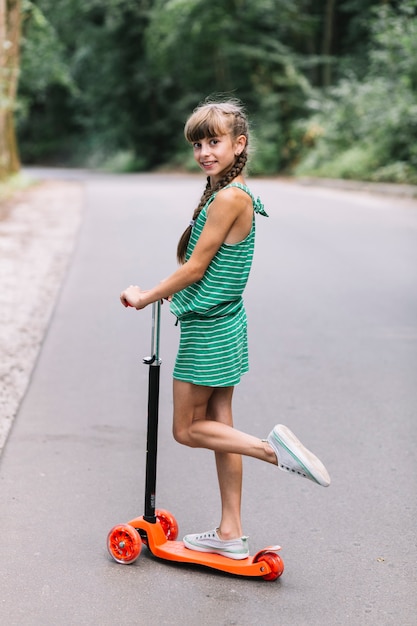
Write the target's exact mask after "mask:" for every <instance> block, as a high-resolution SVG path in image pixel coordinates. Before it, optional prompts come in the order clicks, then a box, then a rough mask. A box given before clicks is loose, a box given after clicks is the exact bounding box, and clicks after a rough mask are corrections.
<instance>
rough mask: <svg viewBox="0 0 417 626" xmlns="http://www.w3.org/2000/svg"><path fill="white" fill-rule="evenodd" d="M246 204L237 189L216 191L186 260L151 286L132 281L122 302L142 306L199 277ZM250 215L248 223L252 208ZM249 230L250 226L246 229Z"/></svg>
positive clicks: (161, 298)
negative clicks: (189, 255) (146, 288)
mask: <svg viewBox="0 0 417 626" xmlns="http://www.w3.org/2000/svg"><path fill="white" fill-rule="evenodd" d="M236 191H237V192H238V193H236ZM245 196H246V194H245ZM250 206H251V203H250ZM247 207H248V202H247V199H246V197H244V196H243V194H242V192H241V191H240V190H237V189H236V188H229V189H225V190H224V191H222V192H219V193H218V195H217V196H216V198H215V199H214V200H213V202H212V204H211V205H210V210H209V211H208V214H207V221H206V223H205V225H204V228H203V230H202V232H201V235H200V237H199V240H198V242H197V244H196V246H195V248H194V251H193V253H192V255H191V257H190V258H189V259H188V261H186V262H185V263H184V264H183V265H181V267H179V268H178V269H177V270H176V271H175V272H174V273H173V274H171V275H170V276H168V278H165V279H164V280H162V281H161V282H160V283H159V284H158V285H156V286H155V287H153V288H152V289H149V290H147V291H142V290H141V289H140V288H139V287H137V286H134V285H131V286H130V287H128V288H127V289H125V290H124V291H122V293H121V294H120V300H121V302H122V304H123V305H124V306H126V307H127V306H133V307H135V308H136V309H143V308H144V307H146V306H148V304H152V302H157V301H158V300H163V299H166V298H168V297H169V296H171V295H172V294H174V293H177V292H178V291H181V290H182V289H185V288H186V287H188V286H189V285H192V284H193V283H195V282H197V281H198V280H200V279H201V278H202V277H203V276H204V274H205V271H206V269H207V267H208V266H209V264H210V261H211V260H212V258H213V257H214V255H215V254H216V252H217V250H218V249H219V248H220V246H221V245H222V243H223V242H224V241H225V240H226V238H227V236H228V234H229V233H230V231H231V230H232V228H233V226H234V224H235V223H236V222H237V221H239V217H241V216H243V215H246V213H248V212H247ZM248 214H249V213H248ZM249 217H250V224H251V223H252V208H251V210H250V216H249ZM249 230H250V226H249V229H248V232H249Z"/></svg>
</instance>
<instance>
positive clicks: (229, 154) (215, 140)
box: [193, 134, 246, 185]
mask: <svg viewBox="0 0 417 626" xmlns="http://www.w3.org/2000/svg"><path fill="white" fill-rule="evenodd" d="M245 146H246V137H245V135H240V136H239V137H238V138H237V139H236V140H235V141H234V140H233V139H232V137H231V135H230V134H228V135H219V136H218V137H206V138H204V139H200V141H196V142H194V143H193V150H194V159H195V160H196V162H197V163H198V165H199V166H200V167H201V169H202V170H203V172H205V173H206V175H207V176H210V181H211V184H212V185H213V184H216V183H218V182H219V180H221V179H222V178H223V176H224V175H225V173H226V172H228V171H229V170H230V168H231V167H232V165H233V163H234V162H235V159H236V156H237V155H238V154H240V153H241V152H242V150H243V149H244V147H245Z"/></svg>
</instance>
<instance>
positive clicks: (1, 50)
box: [0, 0, 22, 180]
mask: <svg viewBox="0 0 417 626" xmlns="http://www.w3.org/2000/svg"><path fill="white" fill-rule="evenodd" d="M21 16H22V13H21V0H0V180H1V179H5V178H7V177H8V176H10V175H11V174H14V173H16V172H18V171H19V168H20V163H19V156H18V150H17V142H16V135H15V127H14V109H15V103H16V93H17V83H18V76H19V57H20V30H21Z"/></svg>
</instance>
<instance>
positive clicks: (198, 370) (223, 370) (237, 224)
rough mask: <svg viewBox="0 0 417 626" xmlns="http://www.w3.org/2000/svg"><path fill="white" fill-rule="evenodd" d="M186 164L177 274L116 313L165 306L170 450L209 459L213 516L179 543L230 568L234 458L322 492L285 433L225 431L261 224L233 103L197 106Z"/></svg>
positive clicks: (237, 488) (237, 474)
mask: <svg viewBox="0 0 417 626" xmlns="http://www.w3.org/2000/svg"><path fill="white" fill-rule="evenodd" d="M184 132H185V137H186V139H187V141H188V142H189V143H190V144H191V145H192V147H193V151H194V158H195V160H196V162H197V163H198V165H199V166H200V168H201V169H202V170H203V171H204V172H205V173H206V175H207V185H206V188H205V191H204V193H203V195H202V197H201V200H200V203H199V205H198V207H197V208H196V210H195V211H194V215H193V219H192V220H191V222H190V225H189V227H188V228H187V229H186V231H185V232H184V233H183V235H182V237H181V239H180V241H179V244H178V261H179V263H180V266H179V268H178V269H177V270H176V271H175V272H174V273H173V274H171V276H169V277H168V278H166V279H165V280H163V281H162V282H161V283H159V284H158V285H157V286H155V287H153V288H152V289H150V290H148V291H143V290H141V289H140V288H139V287H137V286H130V287H129V288H127V289H126V290H125V291H123V292H122V293H121V296H120V299H121V302H122V304H123V305H124V306H133V307H135V308H136V309H143V308H144V307H146V306H147V305H148V304H151V303H152V302H156V301H157V300H161V299H168V300H170V301H171V304H170V307H171V311H172V313H174V315H176V317H177V318H178V320H179V322H180V328H181V337H180V345H179V350H178V355H177V359H176V363H175V367H174V373H173V376H174V382H173V394H174V418H173V434H174V438H175V439H176V441H178V442H179V443H182V444H184V445H187V446H191V447H194V448H208V449H210V450H213V451H214V453H215V458H216V467H217V475H218V482H219V487H220V496H221V505H222V513H221V520H220V524H219V526H218V527H217V528H216V529H215V530H212V531H209V532H205V533H200V534H195V535H187V536H186V537H184V544H185V546H186V547H187V548H191V549H193V550H198V551H202V552H215V553H218V554H223V555H224V556H227V557H229V558H232V559H244V558H246V557H248V555H249V548H248V539H247V537H245V536H244V535H243V532H242V525H241V516H240V509H241V491H242V458H241V455H247V456H252V457H255V458H257V459H260V460H262V461H266V462H268V463H271V464H273V465H277V466H278V467H279V468H280V469H281V470H284V471H286V472H290V473H293V474H297V475H299V476H304V477H305V478H308V479H310V480H312V481H313V482H315V483H317V484H319V485H322V486H324V487H327V486H328V485H329V484H330V478H329V475H328V473H327V470H326V468H325V467H324V465H323V464H322V463H321V461H320V460H319V459H318V458H317V457H316V456H314V455H313V454H312V453H311V452H310V451H309V450H307V449H306V448H305V447H304V446H303V445H302V443H301V442H300V441H298V439H297V438H296V437H295V436H294V434H293V433H292V432H291V431H290V430H289V429H288V428H287V427H285V426H282V425H277V426H275V427H274V428H273V429H272V431H271V432H270V434H269V435H268V437H267V439H258V438H257V437H254V436H252V435H248V434H246V433H243V432H241V431H238V430H235V429H234V428H233V417H232V396H233V390H234V386H235V385H236V384H238V383H239V382H240V378H241V376H242V375H243V374H244V373H245V372H247V371H248V346H247V336H246V314H245V309H244V305H243V300H242V293H243V290H244V288H245V286H246V282H247V279H248V275H249V271H250V267H251V263H252V257H253V250H254V239H255V213H258V214H261V215H264V216H266V215H267V214H266V213H265V211H264V209H263V206H262V204H261V202H260V200H259V198H258V199H257V200H255V198H254V197H253V195H252V193H251V191H250V190H249V189H248V187H247V186H246V184H245V180H244V178H243V174H242V172H243V169H244V166H245V164H246V160H247V156H248V140H249V135H248V123H247V119H246V117H245V114H244V112H243V110H242V107H241V106H240V105H239V103H237V102H236V101H234V100H231V101H228V102H222V103H216V102H210V103H205V104H203V105H201V106H199V107H198V108H197V109H195V111H194V112H193V114H192V115H191V117H190V118H189V119H188V121H187V123H186V125H185V131H184Z"/></svg>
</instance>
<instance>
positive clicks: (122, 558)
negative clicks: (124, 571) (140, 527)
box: [107, 524, 142, 564]
mask: <svg viewBox="0 0 417 626" xmlns="http://www.w3.org/2000/svg"><path fill="white" fill-rule="evenodd" d="M141 548H142V541H141V538H140V535H139V533H138V531H137V530H136V529H135V528H133V526H129V524H119V525H118V526H114V528H112V529H111V531H110V532H109V534H108V536H107V549H108V551H109V553H110V556H112V557H113V559H114V560H115V561H117V563H126V564H127V563H133V562H134V561H136V559H137V558H138V556H139V554H140V551H141Z"/></svg>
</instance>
